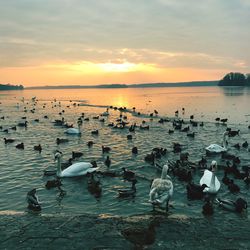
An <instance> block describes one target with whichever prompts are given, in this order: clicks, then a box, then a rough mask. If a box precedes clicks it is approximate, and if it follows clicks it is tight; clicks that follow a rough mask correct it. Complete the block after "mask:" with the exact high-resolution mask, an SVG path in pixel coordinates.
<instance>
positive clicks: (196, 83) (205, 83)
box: [25, 81, 218, 89]
mask: <svg viewBox="0 0 250 250" xmlns="http://www.w3.org/2000/svg"><path fill="white" fill-rule="evenodd" d="M217 85H218V81H194V82H177V83H141V84H101V85H92V86H89V85H58V86H47V85H46V86H36V87H26V88H25V89H90V88H99V89H112V88H162V87H212V86H217Z"/></svg>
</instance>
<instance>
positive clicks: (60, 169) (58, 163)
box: [56, 157, 62, 176]
mask: <svg viewBox="0 0 250 250" xmlns="http://www.w3.org/2000/svg"><path fill="white" fill-rule="evenodd" d="M56 165H57V176H61V173H62V168H61V157H58V158H57V161H56Z"/></svg>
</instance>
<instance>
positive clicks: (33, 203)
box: [26, 188, 41, 211]
mask: <svg viewBox="0 0 250 250" xmlns="http://www.w3.org/2000/svg"><path fill="white" fill-rule="evenodd" d="M26 201H27V203H28V208H29V209H31V210H33V211H41V204H40V202H39V200H38V196H37V195H36V188H33V189H32V190H30V191H29V192H28V193H27V195H26Z"/></svg>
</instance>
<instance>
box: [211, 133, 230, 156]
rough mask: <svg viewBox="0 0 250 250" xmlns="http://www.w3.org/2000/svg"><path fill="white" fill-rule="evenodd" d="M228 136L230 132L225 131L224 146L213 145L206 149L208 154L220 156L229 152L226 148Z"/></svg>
mask: <svg viewBox="0 0 250 250" xmlns="http://www.w3.org/2000/svg"><path fill="white" fill-rule="evenodd" d="M227 135H228V131H225V132H224V133H223V146H220V145H218V144H211V145H209V146H208V147H206V153H207V154H212V153H214V154H218V153H222V152H225V151H227V148H226V136H227Z"/></svg>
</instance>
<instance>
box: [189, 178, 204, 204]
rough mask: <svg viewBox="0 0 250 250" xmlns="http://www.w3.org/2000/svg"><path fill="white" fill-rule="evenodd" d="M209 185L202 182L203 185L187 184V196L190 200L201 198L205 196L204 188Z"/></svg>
mask: <svg viewBox="0 0 250 250" xmlns="http://www.w3.org/2000/svg"><path fill="white" fill-rule="evenodd" d="M206 187H207V185H206V184H202V186H200V185H197V184H194V183H191V182H190V183H188V185H187V186H186V189H187V198H188V199H190V200H201V199H202V198H203V197H204V192H203V190H204V189H205V188H206Z"/></svg>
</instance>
